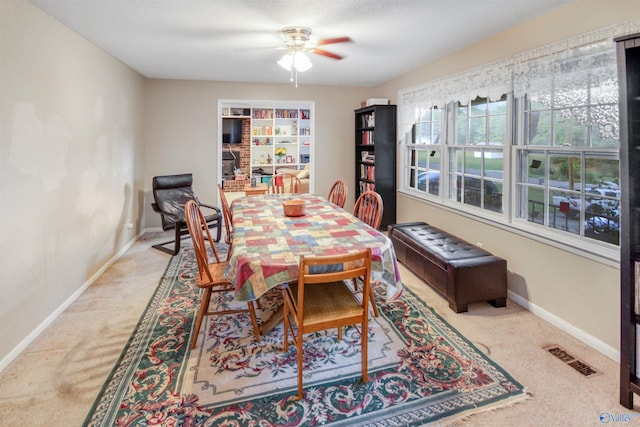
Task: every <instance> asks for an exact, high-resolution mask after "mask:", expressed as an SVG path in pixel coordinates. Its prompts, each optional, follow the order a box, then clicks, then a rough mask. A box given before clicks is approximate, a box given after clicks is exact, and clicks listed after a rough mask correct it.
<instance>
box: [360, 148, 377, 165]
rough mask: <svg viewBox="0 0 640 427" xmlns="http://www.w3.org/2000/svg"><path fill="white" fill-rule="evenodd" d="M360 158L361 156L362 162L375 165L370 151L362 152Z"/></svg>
mask: <svg viewBox="0 0 640 427" xmlns="http://www.w3.org/2000/svg"><path fill="white" fill-rule="evenodd" d="M360 156H361V158H362V161H363V162H371V163H375V162H376V155H375V153H372V152H370V151H363V152H361V153H360Z"/></svg>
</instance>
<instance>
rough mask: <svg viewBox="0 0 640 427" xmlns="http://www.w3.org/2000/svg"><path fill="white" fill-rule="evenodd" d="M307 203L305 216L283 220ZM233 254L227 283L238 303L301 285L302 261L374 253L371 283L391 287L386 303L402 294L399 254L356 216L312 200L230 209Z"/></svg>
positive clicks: (272, 198) (273, 200)
mask: <svg viewBox="0 0 640 427" xmlns="http://www.w3.org/2000/svg"><path fill="white" fill-rule="evenodd" d="M292 198H296V199H303V200H305V214H304V215H303V216H299V217H287V216H285V215H284V211H283V208H282V202H283V201H284V200H286V199H292ZM231 211H232V216H233V248H232V252H231V258H230V260H229V266H228V267H227V271H226V273H225V275H226V277H227V279H229V280H230V281H231V282H232V283H234V284H235V285H236V299H237V300H240V301H247V300H255V299H257V298H258V297H259V296H260V295H262V294H263V293H265V292H266V291H268V290H269V289H272V288H274V287H276V286H278V285H282V284H286V283H289V282H291V281H295V280H297V279H298V263H299V257H300V255H303V254H304V255H313V256H322V255H339V254H347V253H350V252H354V251H358V250H362V249H363V248H366V247H371V249H372V256H373V263H372V277H373V279H377V280H380V281H382V282H383V283H385V284H386V285H387V300H393V299H395V298H397V297H399V296H400V295H401V293H402V282H401V281H400V273H399V271H398V265H397V260H396V255H395V251H394V249H393V245H392V243H391V241H390V240H389V238H388V237H387V236H385V235H384V234H382V233H381V232H380V231H378V230H376V229H374V228H372V227H370V226H368V225H367V224H365V223H364V222H362V221H360V220H359V219H358V218H356V217H355V216H353V215H352V214H351V213H349V212H347V211H345V210H344V209H342V208H339V207H338V206H336V205H334V204H332V203H330V202H329V201H328V200H326V199H324V198H322V197H318V196H313V195H310V194H296V195H292V194H268V195H260V196H247V197H241V198H239V199H236V200H234V201H233V203H232V204H231Z"/></svg>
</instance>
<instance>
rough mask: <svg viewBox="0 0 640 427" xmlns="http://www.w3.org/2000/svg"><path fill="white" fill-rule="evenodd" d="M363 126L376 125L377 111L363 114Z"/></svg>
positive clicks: (370, 126)
mask: <svg viewBox="0 0 640 427" xmlns="http://www.w3.org/2000/svg"><path fill="white" fill-rule="evenodd" d="M360 124H361V125H362V127H363V128H372V127H374V126H375V125H376V113H375V112H371V113H367V114H363V115H362V116H361V122H360Z"/></svg>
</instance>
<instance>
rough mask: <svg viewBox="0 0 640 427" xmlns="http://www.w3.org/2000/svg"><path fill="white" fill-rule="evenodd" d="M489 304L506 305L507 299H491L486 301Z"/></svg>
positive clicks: (495, 305)
mask: <svg viewBox="0 0 640 427" xmlns="http://www.w3.org/2000/svg"><path fill="white" fill-rule="evenodd" d="M487 302H488V303H489V304H491V305H492V306H494V307H496V308H497V307H506V306H507V299H506V298H498V299H492V300H489V301H487Z"/></svg>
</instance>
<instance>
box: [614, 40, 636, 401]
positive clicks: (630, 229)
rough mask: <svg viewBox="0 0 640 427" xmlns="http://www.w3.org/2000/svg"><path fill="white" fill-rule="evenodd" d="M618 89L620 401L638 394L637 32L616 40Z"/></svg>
mask: <svg viewBox="0 0 640 427" xmlns="http://www.w3.org/2000/svg"><path fill="white" fill-rule="evenodd" d="M616 45H617V57H618V87H619V89H620V101H619V102H620V181H621V189H622V194H623V197H622V200H621V202H622V212H621V219H622V221H621V226H622V233H620V240H621V241H620V404H621V405H623V406H625V407H627V408H629V409H632V408H633V398H634V394H638V395H640V349H639V348H638V345H639V344H640V339H639V336H640V301H639V295H640V289H639V287H640V277H639V274H640V191H639V189H640V169H639V168H638V164H640V34H634V35H630V36H626V37H621V38H618V39H616Z"/></svg>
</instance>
